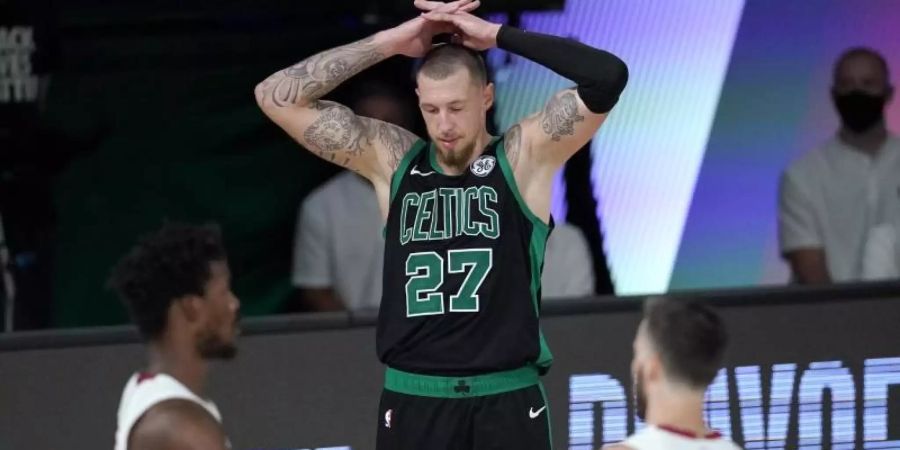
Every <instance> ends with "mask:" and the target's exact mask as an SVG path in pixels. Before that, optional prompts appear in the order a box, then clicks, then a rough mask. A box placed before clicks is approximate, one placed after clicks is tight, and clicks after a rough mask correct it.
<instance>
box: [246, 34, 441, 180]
mask: <svg viewBox="0 0 900 450" xmlns="http://www.w3.org/2000/svg"><path fill="white" fill-rule="evenodd" d="M447 29H448V27H447V26H446V24H436V23H432V22H429V21H426V20H424V19H422V18H416V19H413V20H410V21H408V22H405V23H403V24H401V25H399V26H397V27H395V28H391V29H388V30H385V31H382V32H379V33H377V34H375V35H373V36H370V37H368V38H366V39H363V40H361V41H358V42H354V43H352V44H347V45H344V46H341V47H337V48H334V49H331V50H327V51H324V52H322V53H319V54H316V55H314V56H311V57H309V58H307V59H305V60H303V61H300V62H299V63H297V64H295V65H293V66H291V67H288V68H286V69H284V70H281V71H279V72H276V73H275V74H273V75H272V76H270V77H269V78H267V79H266V80H264V81H263V82H261V83H259V85H257V86H256V90H255V94H256V101H257V104H259V106H260V108H261V109H262V110H263V112H265V114H266V115H267V116H268V117H269V118H270V119H272V120H273V121H274V122H275V123H277V124H278V125H279V126H280V127H281V128H282V129H284V130H285V131H286V132H287V133H288V134H289V135H290V136H291V137H292V138H294V139H295V140H296V141H297V142H299V143H300V144H302V145H303V146H304V147H306V148H307V149H309V150H310V151H312V152H313V153H315V154H317V155H319V156H320V157H322V158H324V159H325V160H327V161H331V162H333V163H335V164H338V165H341V166H343V167H346V168H349V169H352V170H355V171H356V172H358V173H360V174H361V175H363V176H365V177H366V178H368V179H369V180H371V181H372V182H385V181H387V182H388V183H389V182H390V176H391V174H392V173H393V171H394V170H395V169H396V168H397V165H398V164H399V163H400V160H401V159H402V158H403V155H404V154H405V153H406V152H407V151H408V150H409V148H410V147H411V146H412V144H413V143H414V142H415V141H416V139H418V138H417V137H416V136H415V135H414V134H412V133H410V132H409V131H407V130H405V129H403V128H401V127H398V126H396V125H392V124H389V123H386V122H382V121H380V120H375V119H371V118H368V117H362V116H357V115H356V114H354V113H353V111H352V110H350V108H348V107H346V106H344V105H341V104H338V103H335V102H331V101H325V100H321V98H322V96H324V95H325V94H327V93H328V92H330V91H331V90H333V89H334V88H335V87H337V86H338V85H340V84H341V83H343V82H344V81H346V80H347V79H348V78H350V77H352V76H353V75H356V74H357V73H359V72H360V71H362V70H364V69H366V68H368V67H370V66H372V65H374V64H376V63H378V62H379V61H382V60H384V59H386V58H389V57H391V56H393V55H397V54H404V55H407V56H412V57H418V56H421V55H423V54H424V53H425V52H426V51H427V50H428V49H429V48H430V47H431V38H432V37H433V36H434V35H435V34H437V33H439V32H444V31H446V30H447Z"/></svg>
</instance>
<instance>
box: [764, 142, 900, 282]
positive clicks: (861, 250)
mask: <svg viewBox="0 0 900 450" xmlns="http://www.w3.org/2000/svg"><path fill="white" fill-rule="evenodd" d="M779 197H780V198H779V211H778V225H779V230H778V231H779V240H780V244H781V252H782V254H784V253H787V252H790V251H792V250H798V249H805V248H821V249H823V250H824V251H825V259H826V261H827V266H828V272H829V274H830V275H831V279H832V281H835V282H844V281H858V280H861V279H864V278H872V276H865V275H864V267H865V269H866V270H865V271H866V272H869V273H881V274H882V276H883V274H884V273H885V272H886V270H885V268H884V267H881V268H879V267H878V266H880V265H882V264H884V261H885V260H884V259H882V262H881V263H879V262H878V260H877V259H874V260H873V259H872V258H883V257H884V255H883V253H882V254H880V255H879V254H878V253H877V252H871V251H869V252H868V253H867V252H866V247H867V242H868V241H869V240H870V239H872V238H873V236H874V238H875V240H876V242H881V241H883V240H884V239H885V237H884V233H885V232H884V231H877V230H879V229H884V227H885V226H889V227H896V226H897V225H898V224H900V139H898V138H897V137H896V136H890V137H889V138H888V140H887V142H886V143H885V145H884V147H883V148H882V149H881V150H880V151H879V152H878V153H877V155H876V156H875V157H872V156H869V155H868V154H866V153H863V152H861V151H859V150H855V149H853V148H851V147H849V146H848V145H846V144H844V143H843V142H841V141H840V140H839V139H832V140H830V141H828V142H827V143H825V144H824V145H823V146H821V147H820V148H818V149H816V150H814V151H812V152H809V153H808V154H806V155H804V156H803V157H801V158H800V159H799V160H797V161H796V162H794V163H793V164H792V165H791V167H790V168H789V169H788V170H787V171H786V172H785V174H784V176H783V177H782V180H781V189H780V193H779ZM873 233H874V235H873ZM887 234H888V235H889V234H890V233H889V232H888V233H887ZM869 245H872V244H869ZM867 254H868V255H869V256H867ZM894 255H895V256H894V258H895V260H894V261H895V263H896V258H900V253H897V250H896V248H895V249H894ZM866 258H869V260H868V262H864V261H866ZM873 266H874V267H873ZM888 269H889V268H888ZM887 271H888V272H889V270H887Z"/></svg>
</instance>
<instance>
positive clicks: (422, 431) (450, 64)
mask: <svg viewBox="0 0 900 450" xmlns="http://www.w3.org/2000/svg"><path fill="white" fill-rule="evenodd" d="M416 4H417V6H419V7H420V8H423V9H426V10H428V11H426V12H425V13H424V14H423V15H421V16H419V17H416V18H415V19H412V20H409V21H407V22H405V23H403V24H400V25H398V26H397V27H394V28H391V29H388V30H384V31H382V32H379V33H376V34H375V35H373V36H370V37H368V38H366V39H363V40H361V41H358V42H355V43H352V44H348V45H345V46H342V47H337V48H334V49H331V50H327V51H325V52H322V53H319V54H317V55H314V56H311V57H309V58H307V59H305V60H303V61H301V62H299V63H297V64H295V65H293V66H290V67H288V68H287V69H284V70H282V71H279V72H277V73H275V74H274V75H272V76H270V77H269V78H268V79H266V80H265V81H263V82H262V83H260V84H259V85H258V86H257V88H256V92H255V93H256V99H257V102H258V103H259V106H260V107H261V108H262V110H263V111H264V112H265V114H266V115H267V116H269V117H270V118H271V119H272V120H273V121H275V123H277V124H278V125H279V126H281V127H282V128H283V129H284V130H285V131H286V132H287V133H288V134H289V135H291V137H293V138H294V139H296V140H297V141H298V142H299V143H300V144H302V145H303V146H304V147H306V148H307V149H309V150H310V151H312V152H314V153H316V154H318V155H319V156H321V157H322V158H324V159H326V160H328V161H332V162H334V163H335V164H338V165H341V166H344V167H347V168H350V169H352V170H355V171H357V172H358V173H360V174H361V175H363V176H364V177H366V178H368V179H369V180H370V181H371V182H372V184H373V185H374V187H375V190H376V192H377V197H378V201H379V204H380V207H381V210H382V212H383V213H384V216H385V217H386V220H387V227H386V230H385V239H386V241H385V260H384V278H383V283H384V284H383V286H384V294H383V297H382V301H381V311H380V314H379V321H378V330H377V350H378V355H379V357H380V359H381V361H382V362H384V363H385V365H386V366H387V372H386V374H385V390H384V392H383V394H382V399H381V407H380V412H379V417H378V440H377V448H378V449H379V450H391V449H403V450H424V449H428V450H441V449H549V448H551V442H550V430H549V411H548V410H547V404H546V398H545V396H544V394H543V389H542V388H541V384H540V382H539V375H541V374H543V373H544V372H546V371H547V369H548V368H549V366H550V363H551V360H552V358H551V356H550V352H549V350H548V348H547V346H546V344H545V342H544V339H543V337H542V335H541V331H540V327H539V324H538V315H539V312H540V289H541V288H540V274H541V266H542V264H543V256H544V244H545V243H546V239H547V236H548V234H549V232H550V229H551V226H552V224H551V221H550V191H551V183H552V180H553V177H554V175H555V173H556V171H557V170H558V169H559V168H560V167H561V166H562V165H563V163H565V161H566V160H567V159H568V158H569V157H571V156H572V155H573V154H574V153H575V152H576V151H578V149H580V148H581V147H582V146H583V145H584V144H585V143H587V141H588V140H590V139H591V137H592V136H593V135H594V133H596V131H597V129H598V127H600V125H601V124H602V123H603V121H604V119H605V118H606V115H607V113H608V112H609V111H610V109H612V107H613V105H615V103H616V102H617V100H618V98H619V94H620V93H621V92H622V90H623V89H624V87H625V84H626V81H627V77H628V72H627V68H626V66H625V64H624V63H623V62H622V61H621V60H620V59H619V58H617V57H615V56H614V55H612V54H610V53H607V52H605V51H602V50H597V49H594V48H591V47H588V46H586V45H582V44H580V43H578V42H575V41H572V40H569V39H562V38H558V37H553V36H547V35H542V34H537V33H528V32H524V31H521V30H518V29H515V28H512V27H508V26H501V25H498V24H494V23H490V22H487V21H484V20H482V19H479V18H477V17H475V16H473V15H470V14H469V13H468V10H469V9H471V8H473V7H474V6H477V2H471V1H469V0H461V1H457V2H452V3H449V4H443V3H439V2H427V1H418V2H416ZM441 33H453V34H455V38H456V39H455V40H456V42H458V44H446V45H439V46H435V47H433V46H432V37H433V36H435V35H437V34H441ZM495 46H497V47H500V48H502V49H505V50H508V51H510V52H513V53H515V54H518V55H520V56H523V57H526V58H528V59H531V60H533V61H535V62H538V63H540V64H543V65H544V66H546V67H548V68H549V69H551V70H553V71H555V72H557V73H559V74H560V75H562V76H564V77H567V78H569V79H571V80H573V81H574V82H575V83H576V86H575V87H573V88H570V89H564V90H562V91H560V92H558V93H557V94H556V95H554V96H553V97H552V98H551V99H550V100H549V101H548V102H547V104H546V106H545V107H544V108H543V110H542V111H539V112H537V113H535V114H533V115H531V116H529V117H526V118H525V119H523V120H522V121H521V122H519V123H518V124H516V125H514V126H513V127H511V128H510V129H509V130H507V131H506V132H505V133H504V134H503V135H502V136H491V135H489V134H488V132H487V130H486V121H487V116H486V112H487V110H488V109H489V108H490V107H491V104H492V103H493V100H494V87H493V85H492V84H491V83H489V82H488V80H487V79H486V73H485V67H484V61H483V60H482V59H481V57H480V55H479V53H478V52H479V51H483V50H486V49H488V48H491V47H495ZM394 55H406V56H410V57H415V58H420V57H421V58H423V61H422V64H421V66H420V68H419V70H418V73H417V76H416V82H417V86H418V87H417V89H416V93H417V94H418V97H419V106H420V109H421V112H422V115H423V117H424V119H425V122H426V125H427V128H428V139H427V140H423V139H420V138H419V137H418V136H415V135H413V134H412V133H410V132H409V131H407V130H404V129H402V128H399V127H397V126H394V125H391V124H388V123H385V122H381V121H378V120H374V119H370V118H366V117H360V116H357V115H355V114H354V113H353V111H351V110H350V109H348V108H347V107H345V106H342V105H339V104H337V103H333V102H330V101H325V100H322V99H321V98H322V97H323V96H324V95H326V94H327V93H328V92H329V91H331V90H332V89H334V88H335V87H336V86H338V85H339V84H340V83H342V82H343V81H345V80H346V79H348V78H350V77H351V76H353V75H355V74H356V73H358V72H360V71H362V70H364V69H365V68H367V67H369V66H371V65H373V64H376V63H377V62H379V61H381V60H384V59H386V58H389V57H391V56H394Z"/></svg>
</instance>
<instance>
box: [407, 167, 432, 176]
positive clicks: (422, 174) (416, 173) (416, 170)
mask: <svg viewBox="0 0 900 450" xmlns="http://www.w3.org/2000/svg"><path fill="white" fill-rule="evenodd" d="M409 174H410V175H421V176H423V177H427V176H428V175H432V174H434V171H433V170H432V171H431V172H419V169H417V168H415V167H413V168H412V170H410V171H409Z"/></svg>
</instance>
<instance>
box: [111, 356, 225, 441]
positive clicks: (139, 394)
mask: <svg viewBox="0 0 900 450" xmlns="http://www.w3.org/2000/svg"><path fill="white" fill-rule="evenodd" d="M174 399H181V400H188V401H191V402H194V403H197V404H198V405H200V406H202V407H203V409H205V410H206V411H207V412H209V414H210V415H211V416H212V417H213V418H214V419H215V420H216V422H219V423H222V415H221V414H220V413H219V408H217V407H216V404H215V403H213V402H211V401H209V400H205V399H203V398H200V397H199V396H197V395H196V394H194V393H193V392H191V390H190V389H188V388H187V387H186V386H185V385H183V384H181V382H179V381H178V380H176V379H175V378H173V377H171V376H169V375H166V374H164V373H158V374H153V375H147V374H141V373H135V374H134V375H132V376H131V378H130V379H129V380H128V383H126V384H125V390H124V391H123V392H122V399H121V400H120V401H119V412H118V420H117V425H116V447H115V450H128V438H129V436H130V435H131V429H132V428H133V427H134V424H135V423H137V421H138V420H139V419H140V418H141V417H142V416H143V415H144V413H146V412H147V411H148V410H149V409H150V408H152V407H153V406H154V405H156V404H157V403H161V402H164V401H166V400H174Z"/></svg>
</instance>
